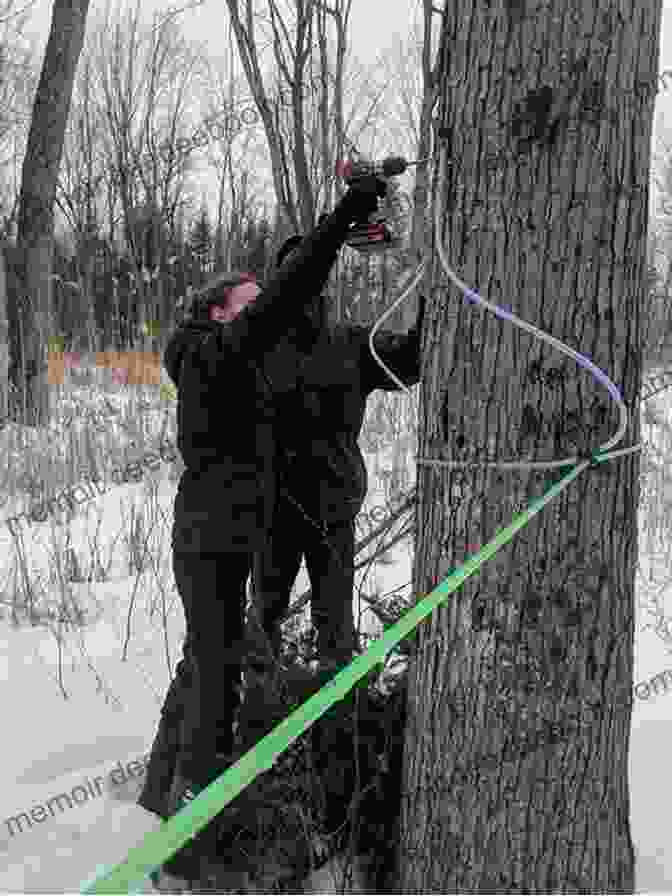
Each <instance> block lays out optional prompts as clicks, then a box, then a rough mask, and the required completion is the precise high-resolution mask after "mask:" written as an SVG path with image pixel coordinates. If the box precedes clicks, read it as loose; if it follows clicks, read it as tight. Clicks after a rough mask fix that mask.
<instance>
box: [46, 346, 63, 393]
mask: <svg viewBox="0 0 672 896" xmlns="http://www.w3.org/2000/svg"><path fill="white" fill-rule="evenodd" d="M64 374H65V355H64V354H63V352H47V382H48V383H49V385H50V386H62V385H63V376H64Z"/></svg>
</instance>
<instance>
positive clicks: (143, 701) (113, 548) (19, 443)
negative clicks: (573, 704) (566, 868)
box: [0, 371, 672, 893]
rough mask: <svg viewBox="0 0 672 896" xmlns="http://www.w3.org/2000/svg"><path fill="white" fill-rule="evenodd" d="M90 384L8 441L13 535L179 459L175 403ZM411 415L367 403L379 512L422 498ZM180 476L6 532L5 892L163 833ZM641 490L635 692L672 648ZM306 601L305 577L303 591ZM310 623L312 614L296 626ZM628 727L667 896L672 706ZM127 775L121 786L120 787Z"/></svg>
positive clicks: (640, 863) (374, 630)
mask: <svg viewBox="0 0 672 896" xmlns="http://www.w3.org/2000/svg"><path fill="white" fill-rule="evenodd" d="M79 377H80V379H79V381H78V380H77V378H76V377H75V376H74V374H72V375H71V380H70V382H69V383H67V384H66V385H65V386H64V387H61V388H60V389H59V392H60V395H59V409H60V411H61V412H62V414H63V415H64V422H62V423H61V424H60V425H59V424H54V425H53V426H51V427H50V428H49V430H48V431H46V432H39V433H35V432H31V431H28V430H25V429H23V428H21V427H18V426H14V425H8V426H6V427H5V428H4V429H3V430H1V431H0V457H2V459H3V463H2V465H0V469H2V470H3V471H5V472H4V473H0V476H4V477H5V481H4V482H0V496H1V498H0V507H1V516H2V520H6V519H7V518H9V517H12V516H17V515H18V514H20V513H22V512H24V511H26V510H27V509H28V508H29V507H30V506H32V505H34V504H35V503H36V501H37V500H38V499H42V498H43V497H44V493H43V492H41V491H40V483H48V486H46V489H47V496H55V495H57V494H58V493H59V491H60V490H62V489H63V488H65V487H66V486H67V485H74V484H75V483H78V482H84V481H85V480H87V479H88V478H89V477H91V476H92V475H93V474H94V473H96V472H100V473H101V475H104V474H103V472H102V471H104V470H107V471H108V474H109V469H110V466H117V467H121V466H123V465H124V464H125V463H128V462H131V461H137V460H138V459H139V458H141V457H144V456H145V455H146V453H147V452H148V451H151V450H155V449H156V447H157V445H158V444H159V443H160V442H161V441H162V440H163V441H165V440H168V441H170V442H172V443H173V444H174V442H175V415H174V403H173V402H169V401H164V400H161V399H160V398H159V396H158V389H154V390H152V389H151V388H146V389H144V390H140V389H125V388H124V387H121V386H113V385H111V383H110V382H109V381H108V380H105V378H104V374H103V372H101V371H96V372H95V374H92V373H91V372H90V371H89V372H88V377H89V378H88V380H87V379H86V376H85V372H82V373H80V374H79ZM664 398H665V393H663V395H662V396H661V397H660V398H658V399H656V400H654V401H653V402H650V403H649V404H654V405H655V413H654V417H653V418H651V417H646V415H643V434H644V436H645V437H646V438H647V439H648V440H649V441H650V443H651V452H652V453H649V452H648V451H647V457H649V456H651V457H653V458H654V461H652V464H653V463H654V462H655V457H656V455H657V456H658V458H659V461H660V458H668V457H669V456H670V454H671V449H672V443H671V442H670V440H669V438H668V436H669V433H668V426H667V424H668V423H669V421H670V411H671V410H672V402H669V401H668V402H667V403H666V401H665V400H664ZM415 403H416V402H415V400H414V401H411V402H409V400H408V399H407V398H405V397H403V396H396V395H391V396H389V395H385V396H380V397H378V396H377V397H375V398H374V399H372V400H371V401H370V406H369V411H368V413H367V422H366V426H365V431H364V434H363V438H362V445H363V448H365V457H366V461H367V467H368V470H369V474H370V488H369V495H368V498H367V508H374V507H380V506H385V505H386V504H387V503H388V502H389V501H390V500H394V498H395V496H396V495H398V494H400V493H403V492H406V491H408V490H409V489H410V488H411V487H412V486H413V484H414V481H415V471H414V464H413V451H414V447H415V432H416V425H415V419H416V417H415V407H414V405H415ZM643 461H644V458H643ZM181 469H182V467H181V462H180V461H179V460H178V461H177V462H176V463H170V462H169V463H164V462H161V464H160V465H159V466H158V468H157V469H156V470H154V471H149V470H148V469H143V471H142V478H141V479H140V481H139V482H137V483H133V482H131V483H124V484H119V485H110V486H109V488H108V489H107V490H106V492H105V494H102V495H98V496H96V497H95V498H92V499H91V500H88V501H87V502H86V503H84V504H83V505H82V506H81V507H80V508H78V509H77V510H76V511H75V512H74V513H73V512H71V511H69V510H66V511H63V512H60V511H58V512H57V513H56V514H55V515H51V516H49V517H48V518H47V519H46V520H45V521H44V522H31V524H30V525H28V524H27V523H26V522H21V523H19V524H16V523H15V524H14V525H13V527H12V528H13V529H14V534H12V532H11V531H10V528H9V527H8V526H6V525H0V630H1V634H0V637H1V639H2V647H3V649H2V651H0V673H2V674H0V700H1V701H2V706H3V723H4V725H3V730H4V736H3V750H2V755H3V763H2V768H1V769H0V777H1V782H0V792H1V793H2V809H3V812H2V818H0V892H26V893H40V892H51V893H59V892H60V893H63V892H73V891H77V890H78V889H79V888H80V886H81V884H82V882H83V881H85V880H86V879H88V878H90V877H91V876H92V875H93V873H94V871H95V869H96V867H98V866H101V865H109V864H110V863H114V862H115V861H120V860H122V859H123V858H124V857H125V855H126V852H127V850H128V849H129V848H130V847H131V846H133V845H134V844H135V843H137V842H138V841H139V840H140V839H141V838H142V836H143V835H144V834H145V833H146V832H147V831H148V830H149V829H150V828H151V827H152V826H158V824H159V822H158V821H155V822H154V821H153V820H152V819H151V817H150V816H149V815H148V813H145V812H144V811H143V810H141V809H140V808H139V807H137V806H135V805H134V803H133V800H134V799H135V796H136V793H137V790H138V787H139V780H134V779H133V773H131V772H129V771H128V768H129V763H132V762H133V761H134V760H135V761H136V763H135V765H134V766H131V768H134V769H135V772H134V774H135V775H136V777H137V778H139V777H141V775H142V771H141V770H142V760H143V757H144V756H146V754H147V752H148V751H149V748H150V746H151V743H152V739H153V736H154V733H155V729H156V725H157V721H158V714H159V709H160V706H161V703H162V700H163V697H164V694H165V691H166V689H167V686H168V683H169V681H170V677H171V673H172V670H174V668H175V665H176V662H177V660H178V659H179V655H180V647H181V640H182V635H183V631H184V627H183V626H184V623H183V617H182V610H181V606H180V603H179V599H178V596H177V593H176V591H175V589H174V584H173V580H172V571H171V567H170V522H171V513H172V501H173V497H174V493H175V487H176V482H177V480H178V479H179V475H180V472H181ZM643 476H644V477H645V478H646V477H648V479H647V483H648V485H647V487H646V488H644V489H643V498H642V505H641V507H640V570H639V572H638V588H637V609H636V612H637V635H636V644H635V675H634V681H635V683H637V682H642V681H648V680H649V679H651V678H652V677H653V676H655V675H657V674H658V673H659V672H662V671H663V670H664V669H666V668H667V666H668V660H667V656H666V654H667V653H669V652H670V651H671V650H672V629H670V630H669V631H668V626H667V624H666V620H667V619H668V618H672V582H671V581H670V578H671V577H670V574H669V570H670V556H669V553H670V549H671V545H672V541H671V540H670V538H669V530H670V527H672V518H671V517H670V514H669V513H668V511H667V505H666V493H667V491H668V489H667V488H666V481H665V477H664V472H663V470H662V469H661V465H660V462H658V464H657V466H655V467H654V466H651V465H649V464H648V463H647V464H645V463H644V462H643ZM122 478H123V477H122ZM652 495H653V496H655V499H654V498H652ZM670 498H671V499H672V493H671V494H670ZM378 518H379V515H378V516H376V517H374V519H378ZM370 527H371V526H369V528H370ZM365 534H366V531H360V536H361V535H365ZM411 574H412V539H410V538H409V539H406V540H405V541H404V542H402V543H399V544H397V545H396V546H395V547H393V548H392V549H391V550H390V551H389V552H388V554H387V555H386V556H385V557H383V558H381V559H379V560H378V561H377V562H376V563H375V564H374V565H373V566H372V567H371V568H367V567H365V568H364V569H362V570H361V571H360V572H359V573H358V580H357V586H358V590H361V592H362V593H363V594H365V595H368V596H371V595H380V596H382V595H390V594H392V593H396V594H398V595H402V596H407V595H408V594H409V592H410V581H411ZM307 585H308V580H307V576H306V573H305V569H302V571H301V573H300V577H299V580H298V581H297V586H296V592H297V593H298V594H301V593H302V592H303V591H304V590H305V589H306V587H307ZM355 612H356V614H357V615H358V616H359V617H360V619H361V622H360V624H361V627H362V630H363V631H366V632H367V633H368V634H369V635H371V636H375V635H376V634H378V633H379V632H380V631H381V627H380V624H379V623H378V622H377V621H376V619H375V618H374V616H373V615H372V613H371V611H367V610H366V602H365V601H364V600H362V599H360V598H358V597H355ZM308 619H309V615H308V613H307V612H302V613H301V615H300V617H299V621H298V624H299V625H301V626H305V624H306V623H307V620H308ZM652 623H657V624H658V625H657V630H656V629H654V627H653V624H652ZM668 642H669V643H668ZM670 667H671V668H672V664H670ZM632 719H633V720H632V736H631V747H630V792H631V829H632V836H633V841H634V843H635V849H636V854H637V867H636V882H637V891H638V892H650V891H672V848H670V833H669V832H670V824H669V820H668V818H667V814H666V813H667V811H668V807H669V806H670V805H672V781H670V777H669V775H667V774H662V773H661V772H662V769H663V768H664V767H665V766H664V761H665V760H666V758H667V756H668V754H669V749H670V745H672V692H671V693H667V692H661V693H659V694H658V695H657V696H652V697H650V698H649V699H637V698H636V699H635V702H634V707H633V717H632ZM119 763H121V767H123V768H124V769H126V771H125V772H124V773H122V772H119V771H117V772H116V779H114V782H113V783H110V782H111V781H112V780H113V777H111V775H112V773H113V772H114V770H115V769H117V770H118V769H119V767H120V766H119ZM139 769H140V771H139ZM97 776H98V778H97ZM119 778H122V780H121V781H119V780H118V779H119ZM124 778H125V780H124ZM100 779H103V780H104V781H105V782H106V784H105V785H104V786H103V787H101V788H99V791H102V793H100V792H99V794H95V792H94V790H93V789H92V788H93V787H94V784H93V783H92V782H95V781H96V780H100ZM87 782H89V783H87ZM78 785H81V786H80V790H79V791H78V793H80V795H81V794H82V793H83V792H87V787H88V792H89V793H90V794H92V795H91V796H89V797H86V798H83V799H82V801H81V804H79V803H78V804H77V805H76V806H74V807H73V808H71V809H67V808H66V810H65V811H61V812H56V813H55V814H53V817H46V818H37V817H36V815H37V816H39V815H40V813H39V812H36V809H35V807H39V806H45V805H46V804H47V801H48V800H49V799H51V798H53V797H55V796H56V795H57V794H62V793H65V792H67V793H73V794H74V791H73V789H76V788H77V787H78ZM94 794H95V795H94ZM31 810H32V811H33V815H32V818H33V819H34V820H33V821H31V822H30V823H25V822H24V823H23V830H17V825H16V823H13V822H11V821H10V819H12V818H13V817H14V816H18V815H19V814H20V813H22V812H26V813H28V814H30V813H31ZM43 811H44V813H45V815H46V811H45V810H43ZM314 891H315V890H313V892H314ZM330 891H331V890H329V889H328V888H327V889H322V890H320V892H330Z"/></svg>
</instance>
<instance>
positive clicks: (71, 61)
mask: <svg viewBox="0 0 672 896" xmlns="http://www.w3.org/2000/svg"><path fill="white" fill-rule="evenodd" d="M88 8H89V0H54V8H53V12H52V17H51V30H50V32H49V39H48V41H47V47H46V50H45V55H44V63H43V65H42V74H41V77H40V82H39V84H38V87H37V93H36V96H35V102H34V104H33V115H32V120H31V125H30V132H29V134H28V144H27V147H26V155H25V159H24V162H23V171H22V175H21V194H20V199H19V215H18V228H17V248H18V251H19V256H18V263H17V267H16V269H15V271H14V273H15V275H16V278H17V281H18V290H17V292H16V293H15V294H14V295H13V296H12V297H11V298H12V300H13V301H10V302H9V305H8V310H9V316H10V333H11V336H12V354H13V358H12V369H11V376H12V380H13V382H14V384H15V385H16V387H17V388H18V389H19V390H20V391H21V392H22V402H21V403H22V405H23V408H22V416H23V419H24V422H25V423H26V424H31V425H36V424H38V423H42V422H44V421H45V420H46V418H47V417H48V413H49V386H48V381H47V360H46V352H45V344H46V341H47V338H48V334H49V316H50V294H51V273H52V259H53V251H54V249H53V243H54V238H53V230H54V200H55V196H56V184H57V181H58V174H59V168H60V164H61V156H62V153H63V143H64V139H65V129H66V125H67V121H68V114H69V111H70V99H71V96H72V89H73V84H74V80H75V71H76V69H77V62H78V60H79V54H80V52H81V49H82V44H83V41H84V30H85V27H86V15H87V12H88Z"/></svg>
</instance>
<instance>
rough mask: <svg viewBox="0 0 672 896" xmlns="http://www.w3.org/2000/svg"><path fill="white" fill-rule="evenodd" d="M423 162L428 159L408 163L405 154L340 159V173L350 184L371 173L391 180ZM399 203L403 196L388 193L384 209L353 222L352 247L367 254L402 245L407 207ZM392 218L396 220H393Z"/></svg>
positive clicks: (350, 239) (350, 242)
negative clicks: (379, 159)
mask: <svg viewBox="0 0 672 896" xmlns="http://www.w3.org/2000/svg"><path fill="white" fill-rule="evenodd" d="M420 161H425V160H424V159H420V160H418V161H416V162H407V161H406V159H404V158H402V157H401V156H388V158H386V159H383V161H382V162H369V161H365V160H359V159H358V160H356V161H353V160H348V161H347V162H338V164H337V165H336V175H337V176H338V177H342V178H343V180H344V181H345V182H346V184H348V186H350V185H351V184H353V183H355V182H356V181H357V180H358V178H361V177H366V176H367V175H371V174H375V176H376V177H379V178H381V180H389V178H391V177H397V176H398V175H399V174H403V173H404V172H405V171H406V170H407V169H408V168H409V167H410V166H411V165H418V164H419V163H420ZM395 206H396V207H395ZM399 206H401V202H400V200H399V197H396V196H395V197H392V196H387V197H386V198H385V199H384V200H383V206H382V209H379V210H378V211H377V212H374V214H373V215H371V216H370V217H369V218H365V219H364V220H362V221H356V222H355V223H354V224H353V225H352V227H351V228H350V231H349V234H348V238H347V240H346V243H347V244H348V246H350V247H351V248H353V249H357V251H358V252H363V253H372V252H383V251H385V249H394V248H397V247H398V246H400V245H401V243H402V237H403V234H402V232H401V230H402V226H401V225H402V219H403V215H404V209H403V207H401V208H400V207H399ZM390 218H392V221H390V220H389V219H390Z"/></svg>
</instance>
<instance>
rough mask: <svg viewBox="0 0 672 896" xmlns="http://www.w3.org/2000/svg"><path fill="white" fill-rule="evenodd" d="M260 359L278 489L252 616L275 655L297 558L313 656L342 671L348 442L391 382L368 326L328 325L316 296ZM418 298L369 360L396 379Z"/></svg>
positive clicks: (354, 481)
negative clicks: (269, 400)
mask: <svg viewBox="0 0 672 896" xmlns="http://www.w3.org/2000/svg"><path fill="white" fill-rule="evenodd" d="M301 245H302V238H301V237H300V236H298V235H297V236H293V237H290V239H289V240H287V241H286V242H285V244H284V245H283V246H282V248H281V250H280V252H279V253H278V258H277V263H278V266H279V267H280V268H282V265H283V264H284V263H290V262H291V258H292V257H294V256H295V254H296V253H297V252H299V251H301ZM315 296H316V298H315V299H314V300H313V302H312V303H310V304H307V305H304V313H303V314H302V315H301V316H300V317H299V318H298V319H297V321H296V324H295V325H294V327H292V328H291V329H290V330H289V332H288V333H287V335H286V337H285V338H284V339H283V340H282V341H281V342H280V343H279V345H278V346H277V348H276V350H275V351H274V352H273V353H269V355H267V357H266V359H265V360H264V373H265V375H266V377H267V379H268V380H269V383H270V384H271V388H272V392H273V395H274V400H275V403H276V408H277V413H278V427H277V433H278V436H277V439H278V442H277V447H278V458H277V468H278V487H279V494H278V500H277V502H276V508H275V518H274V524H273V528H272V532H271V537H270V538H269V540H268V542H267V544H266V546H265V549H264V550H263V551H262V552H260V553H259V554H258V555H257V557H256V560H255V574H254V593H255V603H256V607H257V614H258V616H259V617H260V620H259V621H260V623H261V625H262V628H263V630H264V633H265V635H266V637H267V638H268V639H269V641H270V645H271V648H272V650H273V653H274V655H275V657H276V658H277V657H279V653H280V646H281V633H280V619H281V618H282V616H283V615H284V614H285V613H286V611H287V609H288V607H289V603H290V594H291V589H292V586H293V584H294V580H295V579H296V576H297V574H298V571H299V568H300V565H301V559H302V557H305V560H306V567H307V569H308V575H309V579H310V586H311V612H312V620H313V625H314V626H315V628H316V630H317V652H318V656H319V659H320V664H321V666H322V667H323V668H325V669H335V668H339V667H341V666H343V665H344V664H347V663H348V662H350V660H351V659H352V657H353V655H354V654H355V653H356V651H357V647H358V645H357V636H356V630H355V625H354V620H353V612H352V600H353V590H354V575H355V517H356V516H357V514H358V513H359V511H360V510H361V508H362V504H363V501H364V498H365V496H366V491H367V473H366V467H365V465H364V459H363V457H362V453H361V450H360V448H359V444H358V439H359V435H360V432H361V428H362V424H363V420H364V413H365V408H366V401H367V398H368V396H369V395H370V394H371V392H373V391H374V390H375V389H384V390H397V389H398V388H399V387H398V386H397V384H396V383H395V382H394V381H393V380H392V379H391V378H390V377H389V376H388V375H387V374H386V373H385V371H384V370H383V369H382V368H381V367H380V365H379V364H378V363H377V362H376V360H375V359H374V357H373V355H372V353H371V350H370V348H369V337H370V334H371V330H372V327H367V326H358V325H350V324H336V325H330V324H329V323H328V317H327V313H326V300H325V298H324V296H322V295H321V294H320V293H319V292H317V293H315ZM423 313H424V299H423V298H421V301H420V309H419V313H418V318H417V320H416V324H415V326H414V327H413V328H412V329H411V330H409V332H408V333H407V334H396V333H392V332H390V331H385V330H381V331H378V332H377V333H376V336H375V339H374V345H375V349H376V352H377V354H378V355H379V357H380V358H381V360H382V361H383V363H385V364H386V365H387V366H388V367H389V368H390V369H391V370H393V371H394V372H395V373H396V374H397V376H398V377H399V379H400V380H401V381H402V382H404V383H405V384H406V385H409V386H410V385H413V384H415V383H417V382H418V380H419V377H420V337H421V329H422V318H423Z"/></svg>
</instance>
